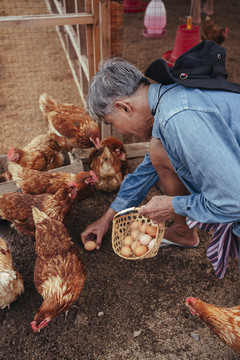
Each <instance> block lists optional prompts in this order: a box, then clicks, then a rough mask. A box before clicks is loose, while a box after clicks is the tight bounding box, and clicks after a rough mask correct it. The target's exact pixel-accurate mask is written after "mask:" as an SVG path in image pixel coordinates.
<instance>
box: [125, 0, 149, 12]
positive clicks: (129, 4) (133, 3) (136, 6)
mask: <svg viewBox="0 0 240 360" xmlns="http://www.w3.org/2000/svg"><path fill="white" fill-rule="evenodd" d="M146 7H147V2H146V1H143V0H124V2H123V11H124V12H125V13H138V12H142V11H145V10H146Z"/></svg>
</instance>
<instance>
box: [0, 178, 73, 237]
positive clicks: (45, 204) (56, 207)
mask: <svg viewBox="0 0 240 360" xmlns="http://www.w3.org/2000/svg"><path fill="white" fill-rule="evenodd" d="M76 196H77V187H76V185H75V184H73V182H71V183H70V184H69V186H67V187H65V188H61V189H59V190H58V191H57V192H56V193H55V194H41V195H30V194H20V193H7V194H1V195H0V219H4V220H8V221H10V222H12V224H13V227H15V229H16V230H17V231H18V232H19V233H20V234H25V235H28V236H31V237H34V235H35V224H34V221H33V217H32V207H33V206H36V207H38V208H39V209H40V210H41V211H44V212H45V213H46V214H47V215H48V216H49V217H50V218H52V219H55V220H58V221H60V222H63V223H66V222H67V221H68V217H69V215H70V213H71V210H72V207H73V201H74V199H75V198H76Z"/></svg>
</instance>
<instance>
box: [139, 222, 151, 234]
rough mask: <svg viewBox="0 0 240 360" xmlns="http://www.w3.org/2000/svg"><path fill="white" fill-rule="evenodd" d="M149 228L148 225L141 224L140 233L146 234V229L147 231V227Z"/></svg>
mask: <svg viewBox="0 0 240 360" xmlns="http://www.w3.org/2000/svg"><path fill="white" fill-rule="evenodd" d="M148 226H149V223H147V222H146V223H144V224H142V226H141V230H140V231H141V233H143V234H146V229H147V227H148Z"/></svg>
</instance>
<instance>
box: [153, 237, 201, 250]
mask: <svg viewBox="0 0 240 360" xmlns="http://www.w3.org/2000/svg"><path fill="white" fill-rule="evenodd" d="M198 245H199V239H198V242H197V244H195V245H193V246H186V245H181V244H177V243H175V242H173V241H170V240H167V239H164V238H163V239H162V241H161V244H160V248H169V247H181V248H185V249H192V248H196V247H198Z"/></svg>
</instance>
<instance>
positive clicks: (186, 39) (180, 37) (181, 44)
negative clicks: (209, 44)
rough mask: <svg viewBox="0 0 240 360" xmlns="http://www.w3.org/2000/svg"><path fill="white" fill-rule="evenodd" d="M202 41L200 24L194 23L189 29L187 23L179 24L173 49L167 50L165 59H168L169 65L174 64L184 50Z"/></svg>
mask: <svg viewBox="0 0 240 360" xmlns="http://www.w3.org/2000/svg"><path fill="white" fill-rule="evenodd" d="M199 42H200V30H199V26H197V25H192V27H191V29H187V25H186V24H184V25H179V26H178V29H177V34H176V37H175V41H174V46H173V50H171V51H166V52H165V53H164V54H163V56H162V57H163V59H164V60H166V62H167V64H168V66H170V67H171V66H173V65H174V64H175V61H176V60H177V58H178V57H179V56H180V55H182V54H183V53H184V52H186V51H188V50H189V49H191V48H192V47H193V46H195V45H197V44H198V43H199Z"/></svg>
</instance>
